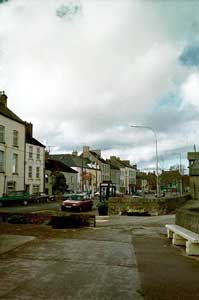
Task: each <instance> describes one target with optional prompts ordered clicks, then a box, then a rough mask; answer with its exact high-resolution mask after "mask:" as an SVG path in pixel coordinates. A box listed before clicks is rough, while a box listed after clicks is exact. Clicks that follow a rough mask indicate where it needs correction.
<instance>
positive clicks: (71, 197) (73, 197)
mask: <svg viewBox="0 0 199 300" xmlns="http://www.w3.org/2000/svg"><path fill="white" fill-rule="evenodd" d="M66 200H73V201H81V200H83V197H82V196H81V195H71V196H70V197H67V198H66Z"/></svg>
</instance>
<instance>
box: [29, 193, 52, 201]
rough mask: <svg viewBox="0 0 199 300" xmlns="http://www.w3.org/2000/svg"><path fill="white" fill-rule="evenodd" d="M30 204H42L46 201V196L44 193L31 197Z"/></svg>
mask: <svg viewBox="0 0 199 300" xmlns="http://www.w3.org/2000/svg"><path fill="white" fill-rule="evenodd" d="M31 200H32V202H36V203H44V202H47V201H48V195H47V194H45V193H38V194H36V195H31Z"/></svg>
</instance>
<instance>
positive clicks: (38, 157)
mask: <svg viewBox="0 0 199 300" xmlns="http://www.w3.org/2000/svg"><path fill="white" fill-rule="evenodd" d="M37 159H40V148H37Z"/></svg>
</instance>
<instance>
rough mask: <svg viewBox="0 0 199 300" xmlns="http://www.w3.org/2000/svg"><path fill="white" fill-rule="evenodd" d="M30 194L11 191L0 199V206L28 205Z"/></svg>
mask: <svg viewBox="0 0 199 300" xmlns="http://www.w3.org/2000/svg"><path fill="white" fill-rule="evenodd" d="M29 200H30V194H29V193H28V192H26V191H13V192H10V193H8V194H7V195H5V196H2V197H0V206H4V205H9V204H23V205H28V202H29Z"/></svg>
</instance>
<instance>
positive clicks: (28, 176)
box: [25, 123, 45, 194]
mask: <svg viewBox="0 0 199 300" xmlns="http://www.w3.org/2000/svg"><path fill="white" fill-rule="evenodd" d="M25 125H26V155H25V185H26V191H28V192H29V193H30V194H38V193H41V192H44V172H45V146H44V145H42V144H41V143H40V142H39V141H38V140H36V139H35V138H33V126H32V124H31V123H25Z"/></svg>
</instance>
